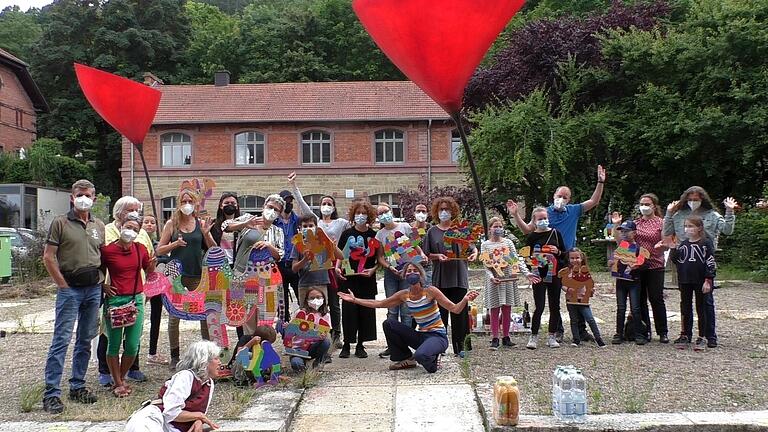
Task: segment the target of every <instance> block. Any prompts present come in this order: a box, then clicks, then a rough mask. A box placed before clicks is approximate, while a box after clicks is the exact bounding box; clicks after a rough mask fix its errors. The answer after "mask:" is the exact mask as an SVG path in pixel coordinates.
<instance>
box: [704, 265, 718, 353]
mask: <svg viewBox="0 0 768 432" xmlns="http://www.w3.org/2000/svg"><path fill="white" fill-rule="evenodd" d="M704 316H706V317H707V328H706V330H707V339H709V341H710V342H717V332H716V331H715V325H716V323H715V281H714V279H713V280H712V290H711V291H710V292H708V293H707V294H704Z"/></svg>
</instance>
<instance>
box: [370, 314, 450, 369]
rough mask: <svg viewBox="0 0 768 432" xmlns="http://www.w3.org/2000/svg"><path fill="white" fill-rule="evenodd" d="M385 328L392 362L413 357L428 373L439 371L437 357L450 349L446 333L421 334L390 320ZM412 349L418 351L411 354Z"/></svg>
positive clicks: (385, 324)
mask: <svg viewBox="0 0 768 432" xmlns="http://www.w3.org/2000/svg"><path fill="white" fill-rule="evenodd" d="M383 327H384V336H385V337H386V338H387V346H388V347H389V352H390V355H389V359H390V360H392V361H394V362H399V361H402V360H406V359H409V358H411V356H413V359H414V360H416V362H417V363H419V364H420V365H422V366H423V367H424V369H425V370H426V371H427V372H429V373H435V372H436V371H437V357H438V356H439V355H440V354H441V353H444V352H445V350H447V349H448V338H447V337H446V336H445V333H438V332H420V331H417V330H414V329H412V328H410V327H409V326H406V325H404V324H401V323H399V322H397V321H395V320H389V319H388V320H386V321H384V323H383ZM411 348H413V349H415V350H416V351H415V352H413V354H411Z"/></svg>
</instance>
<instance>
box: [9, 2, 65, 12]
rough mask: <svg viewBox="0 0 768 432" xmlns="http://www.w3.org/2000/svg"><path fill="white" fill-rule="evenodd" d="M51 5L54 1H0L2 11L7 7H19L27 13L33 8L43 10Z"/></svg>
mask: <svg viewBox="0 0 768 432" xmlns="http://www.w3.org/2000/svg"><path fill="white" fill-rule="evenodd" d="M50 3H52V0H0V10H3V9H5V7H6V6H13V5H17V6H18V7H19V9H21V10H22V11H26V10H27V9H29V8H31V7H36V8H41V7H43V6H45V5H47V4H50Z"/></svg>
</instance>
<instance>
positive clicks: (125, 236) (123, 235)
mask: <svg viewBox="0 0 768 432" xmlns="http://www.w3.org/2000/svg"><path fill="white" fill-rule="evenodd" d="M138 235H139V234H138V233H137V232H136V231H134V230H132V229H128V228H125V229H123V230H121V231H120V240H121V241H123V242H124V243H130V242H132V241H134V240H136V237H137V236H138Z"/></svg>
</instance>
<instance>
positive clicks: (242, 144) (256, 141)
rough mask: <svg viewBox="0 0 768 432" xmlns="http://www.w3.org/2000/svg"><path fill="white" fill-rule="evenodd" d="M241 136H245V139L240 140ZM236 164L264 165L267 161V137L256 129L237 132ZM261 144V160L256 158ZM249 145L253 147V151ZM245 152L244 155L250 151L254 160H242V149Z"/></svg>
mask: <svg viewBox="0 0 768 432" xmlns="http://www.w3.org/2000/svg"><path fill="white" fill-rule="evenodd" d="M251 135H253V139H250V138H251ZM240 137H244V139H242V140H239V139H240ZM234 139H235V165H236V166H260V165H264V164H265V163H266V161H267V137H266V136H265V135H264V134H263V133H261V132H258V131H255V130H249V131H243V132H239V133H236V134H235V138H234ZM257 146H261V161H258V160H256V154H257V152H256V147H257ZM249 147H252V149H253V150H252V152H251V149H250V148H249ZM241 149H242V151H243V152H245V155H244V156H247V155H248V153H250V154H251V155H252V156H253V162H248V161H245V162H242V161H240V151H241Z"/></svg>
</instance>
